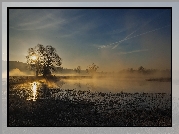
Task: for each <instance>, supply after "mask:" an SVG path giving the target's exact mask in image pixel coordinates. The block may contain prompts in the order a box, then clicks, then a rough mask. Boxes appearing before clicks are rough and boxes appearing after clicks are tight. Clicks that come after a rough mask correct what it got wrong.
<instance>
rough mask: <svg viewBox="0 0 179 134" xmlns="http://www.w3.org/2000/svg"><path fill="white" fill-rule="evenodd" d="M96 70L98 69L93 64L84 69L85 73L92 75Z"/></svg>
mask: <svg viewBox="0 0 179 134" xmlns="http://www.w3.org/2000/svg"><path fill="white" fill-rule="evenodd" d="M98 68H99V67H98V66H97V65H95V64H94V63H93V64H92V65H89V66H88V68H87V69H86V72H87V73H90V74H92V75H94V74H95V73H96V71H97V69H98Z"/></svg>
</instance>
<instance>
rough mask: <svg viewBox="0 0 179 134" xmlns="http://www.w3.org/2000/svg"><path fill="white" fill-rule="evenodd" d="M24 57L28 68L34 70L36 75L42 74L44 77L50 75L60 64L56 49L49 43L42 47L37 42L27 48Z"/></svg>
mask: <svg viewBox="0 0 179 134" xmlns="http://www.w3.org/2000/svg"><path fill="white" fill-rule="evenodd" d="M26 58H27V64H28V65H29V67H30V69H31V70H35V71H36V76H38V75H39V74H43V76H44V77H45V76H50V75H51V73H52V72H53V71H55V67H57V66H61V64H62V63H61V61H62V59H61V58H60V57H59V56H58V54H57V53H56V49H55V48H54V47H52V46H49V45H48V46H46V47H44V46H43V45H41V44H37V46H35V47H34V48H29V49H28V55H27V56H26Z"/></svg>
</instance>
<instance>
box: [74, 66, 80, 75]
mask: <svg viewBox="0 0 179 134" xmlns="http://www.w3.org/2000/svg"><path fill="white" fill-rule="evenodd" d="M74 70H75V71H76V72H77V73H79V74H80V72H81V67H80V66H78V67H77V68H75V69H74Z"/></svg>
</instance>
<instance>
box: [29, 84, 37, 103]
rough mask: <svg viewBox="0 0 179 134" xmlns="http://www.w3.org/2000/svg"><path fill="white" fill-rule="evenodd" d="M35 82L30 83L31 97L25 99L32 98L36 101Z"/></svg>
mask: <svg viewBox="0 0 179 134" xmlns="http://www.w3.org/2000/svg"><path fill="white" fill-rule="evenodd" d="M37 85H38V83H37V82H33V83H31V90H32V97H30V98H28V99H27V100H33V101H36V99H37V98H36V96H37Z"/></svg>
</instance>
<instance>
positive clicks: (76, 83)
mask: <svg viewBox="0 0 179 134" xmlns="http://www.w3.org/2000/svg"><path fill="white" fill-rule="evenodd" d="M61 82H63V83H64V84H63V85H62V86H61V88H62V89H74V88H75V89H77V90H85V91H86V90H90V91H98V92H112V93H117V92H121V91H123V92H129V93H134V92H145V93H171V82H157V81H146V80H145V79H140V78H139V79H131V78H123V79H115V78H114V79H111V78H101V79H65V80H61Z"/></svg>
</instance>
